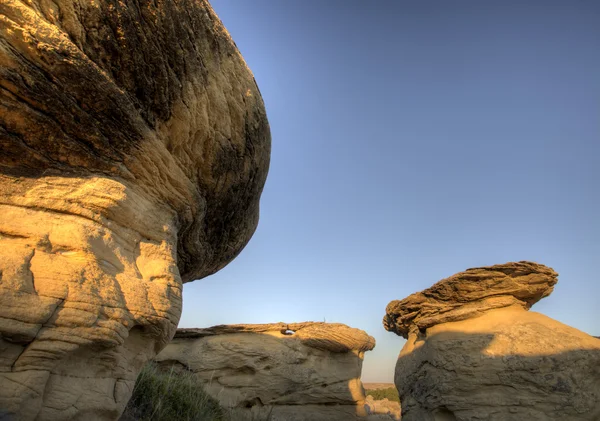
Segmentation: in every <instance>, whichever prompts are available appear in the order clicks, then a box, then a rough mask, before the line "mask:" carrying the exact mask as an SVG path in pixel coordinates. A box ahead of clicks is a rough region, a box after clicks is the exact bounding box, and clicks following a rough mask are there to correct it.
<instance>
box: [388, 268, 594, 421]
mask: <svg viewBox="0 0 600 421" xmlns="http://www.w3.org/2000/svg"><path fill="white" fill-rule="evenodd" d="M556 280H557V274H556V272H554V271H553V270H552V269H550V268H548V267H546V266H543V265H538V264H536V263H531V262H518V263H507V264H504V265H496V266H490V267H483V268H475V269H469V270H467V271H465V272H461V273H459V274H456V275H454V276H452V277H450V278H447V279H444V280H442V281H440V282H438V283H437V284H435V285H434V286H433V287H431V288H429V289H427V290H425V291H423V292H421V293H417V294H413V295H411V296H410V297H408V298H406V299H404V300H400V301H393V302H391V303H390V305H389V306H388V308H387V315H386V316H385V318H384V326H385V327H386V329H388V330H391V331H394V332H396V333H398V334H401V335H403V336H405V337H406V336H407V337H408V342H407V343H406V345H405V346H404V348H403V349H402V351H401V353H400V356H399V358H398V362H397V364H396V372H395V383H396V387H397V388H398V392H399V394H400V402H401V405H402V420H403V421H452V420H456V421H466V420H490V421H521V420H533V421H544V420H557V421H558V420H561V421H566V420H569V421H570V420H572V421H575V420H586V421H595V420H598V419H600V340H598V339H597V338H594V337H592V336H590V335H587V334H586V333H583V332H581V331H579V330H577V329H574V328H572V327H569V326H566V325H564V324H562V323H560V322H558V321H556V320H553V319H551V318H549V317H546V316H544V315H542V314H539V313H535V312H530V311H527V309H528V308H529V307H530V306H531V305H532V304H534V303H535V302H536V301H538V300H539V299H540V298H542V297H545V296H547V295H549V294H550V292H552V287H553V285H554V284H555V283H556Z"/></svg>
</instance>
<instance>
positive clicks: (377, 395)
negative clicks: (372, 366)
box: [366, 387, 400, 402]
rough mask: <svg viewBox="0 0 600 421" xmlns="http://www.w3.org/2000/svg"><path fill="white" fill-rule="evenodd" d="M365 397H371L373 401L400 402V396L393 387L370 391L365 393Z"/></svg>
mask: <svg viewBox="0 0 600 421" xmlns="http://www.w3.org/2000/svg"><path fill="white" fill-rule="evenodd" d="M366 394H367V395H371V396H373V399H375V400H376V401H377V400H381V399H385V398H388V400H390V401H394V402H400V396H398V391H397V390H396V388H395V387H388V388H387V389H372V390H367V391H366Z"/></svg>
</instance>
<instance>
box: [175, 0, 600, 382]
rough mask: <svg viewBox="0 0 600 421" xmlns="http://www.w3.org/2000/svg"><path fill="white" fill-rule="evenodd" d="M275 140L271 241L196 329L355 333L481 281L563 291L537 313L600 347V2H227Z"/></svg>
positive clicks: (386, 359)
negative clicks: (524, 282) (540, 270)
mask: <svg viewBox="0 0 600 421" xmlns="http://www.w3.org/2000/svg"><path fill="white" fill-rule="evenodd" d="M212 5H213V7H214V9H215V11H216V12H217V14H218V15H219V16H220V18H221V19H222V20H223V22H224V24H225V26H226V27H227V28H228V30H229V32H230V33H231V35H232V37H233V39H234V40H235V42H236V44H237V45H238V47H239V48H240V50H241V52H242V54H243V55H244V57H245V59H246V61H247V63H248V65H249V66H250V68H251V69H252V71H253V72H254V75H255V77H256V80H257V83H258V86H259V88H260V90H261V92H262V95H263V98H264V100H265V104H266V108H267V114H268V117H269V121H270V124H271V132H272V137H273V149H272V156H271V169H270V172H269V177H268V180H267V184H266V186H265V190H264V193H263V196H262V202H261V220H260V224H259V228H258V230H257V232H256V234H255V235H254V237H253V239H252V240H251V241H250V243H249V244H248V246H247V247H246V249H245V250H244V251H243V252H242V253H241V255H240V256H239V257H238V258H237V259H236V260H235V261H234V262H232V263H231V264H230V265H229V266H227V267H226V268H225V269H223V270H221V271H220V272H219V273H217V274H215V275H213V276H210V277H208V278H205V279H203V280H201V281H196V282H194V283H189V284H186V285H185V287H184V309H183V316H182V319H181V323H180V326H182V327H205V326H211V325H215V324H227V323H265V322H278V321H284V322H298V321H305V320H315V321H323V320H326V321H328V322H341V323H345V324H348V325H350V326H353V327H357V328H360V329H364V330H365V331H367V332H368V333H369V334H371V335H372V336H374V337H375V338H376V340H377V347H376V348H375V350H374V351H372V352H370V353H367V356H366V358H365V364H364V368H363V380H364V381H392V379H393V372H394V364H395V361H396V358H397V355H398V353H399V351H400V349H401V347H402V345H403V344H404V340H403V339H401V338H399V337H397V336H396V335H394V334H392V333H388V332H386V331H385V330H384V329H383V327H382V324H381V320H382V317H383V315H384V313H385V307H386V305H387V303H388V302H389V301H391V300H394V299H402V298H404V297H406V296H408V295H410V294H411V293H413V292H416V291H420V290H422V289H425V288H427V287H429V286H431V285H432V284H433V283H435V282H437V281H438V280H440V279H442V278H445V277H447V276H450V275H452V274H454V273H456V272H459V271H462V270H464V269H466V268H469V267H474V266H483V265H492V264H496V263H504V262H508V261H516V260H533V261H536V262H539V263H543V264H546V265H548V266H551V267H553V268H554V269H555V270H556V271H557V272H558V273H559V275H560V276H559V283H558V285H557V286H556V288H555V290H554V293H553V294H552V295H551V296H550V297H549V298H546V299H544V300H542V301H541V302H540V303H538V304H536V305H535V306H534V308H533V310H534V311H538V312H541V313H544V314H546V315H548V316H550V317H553V318H555V319H557V320H559V321H561V322H563V323H566V324H569V325H571V326H574V327H577V328H579V329H581V330H583V331H585V332H588V333H590V334H593V335H600V326H599V323H598V321H599V320H600V310H599V308H600V305H599V303H598V299H599V297H600V282H599V271H598V263H599V262H600V258H599V257H600V222H599V216H600V189H599V185H600V165H599V163H598V162H599V159H600V53H599V51H600V25H599V24H598V22H600V2H597V1H592V0H590V1H578V0H564V1H560V2H557V1H546V0H544V1H528V2H522V1H505V0H503V1H496V2H481V1H452V2H448V1H445V0H444V1H442V0H440V1H419V2H414V1H382V0H380V1H377V2H365V1H353V0H344V1H332V0H329V1H314V0H313V1H309V0H304V1H295V2H292V1H281V0H270V1H266V0H253V1H241V0H214V1H213V2H212Z"/></svg>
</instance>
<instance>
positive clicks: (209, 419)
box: [121, 363, 223, 421]
mask: <svg viewBox="0 0 600 421" xmlns="http://www.w3.org/2000/svg"><path fill="white" fill-rule="evenodd" d="M222 417H223V412H222V410H221V408H220V407H219V405H218V403H217V401H215V400H214V399H212V398H211V397H210V396H208V395H207V394H206V393H205V392H204V391H203V389H202V387H201V386H200V384H199V383H198V381H197V380H196V378H195V377H194V374H193V373H192V372H190V371H187V370H173V369H171V370H168V371H163V370H161V369H160V368H159V367H158V366H157V365H156V364H155V363H149V364H147V365H146V366H145V367H144V368H143V369H142V372H141V373H140V375H139V376H138V378H137V381H136V382H135V387H134V389H133V395H132V397H131V400H130V401H129V403H128V404H127V408H126V409H125V413H124V414H123V417H122V418H121V420H123V421H124V420H127V421H132V420H136V421H173V420H177V421H220V420H221V419H222Z"/></svg>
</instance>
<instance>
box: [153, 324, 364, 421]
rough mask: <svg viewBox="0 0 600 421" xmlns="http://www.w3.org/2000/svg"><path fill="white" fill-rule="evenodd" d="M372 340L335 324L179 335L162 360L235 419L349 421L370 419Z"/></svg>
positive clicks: (220, 328)
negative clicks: (364, 377)
mask: <svg viewBox="0 0 600 421" xmlns="http://www.w3.org/2000/svg"><path fill="white" fill-rule="evenodd" d="M374 346H375V340H374V339H373V338H372V337H370V336H369V335H367V334H366V333H365V332H363V331H362V330H359V329H354V328H350V327H348V326H346V325H343V324H338V323H315V322H306V323H293V324H284V323H276V324H265V325H229V326H215V327H212V328H208V329H178V330H177V333H176V335H175V338H174V339H173V341H172V342H171V343H170V344H169V345H167V347H166V348H165V349H164V350H163V351H162V352H161V353H160V354H159V355H158V356H157V358H156V360H157V361H158V362H159V363H160V364H161V365H163V366H167V367H173V366H174V367H180V368H182V369H189V370H191V371H192V372H194V374H195V375H196V377H197V378H198V380H199V381H200V382H201V383H202V384H203V387H204V388H205V390H206V391H207V392H208V394H209V395H210V396H212V397H213V398H215V399H217V400H218V401H219V402H220V405H221V406H222V407H223V408H225V409H226V413H228V414H229V416H230V418H231V419H232V420H236V421H241V420H262V419H265V420H266V419H273V420H286V421H287V420H290V421H291V420H298V421H300V420H304V421H309V420H310V421H321V420H322V421H325V420H331V421H336V420H339V421H348V420H353V419H355V418H359V419H361V418H362V417H364V416H366V415H367V411H366V410H365V408H364V400H365V394H364V390H363V386H362V383H361V381H360V375H361V369H362V362H363V356H364V352H365V351H369V350H371V349H373V347H374Z"/></svg>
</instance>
